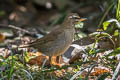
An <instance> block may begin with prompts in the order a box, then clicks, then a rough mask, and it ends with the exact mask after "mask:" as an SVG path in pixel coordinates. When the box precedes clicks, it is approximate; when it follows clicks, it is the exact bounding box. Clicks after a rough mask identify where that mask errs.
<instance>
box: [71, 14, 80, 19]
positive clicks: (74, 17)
mask: <svg viewBox="0 0 120 80" xmlns="http://www.w3.org/2000/svg"><path fill="white" fill-rule="evenodd" d="M69 18H70V19H80V17H79V16H76V15H73V16H70V17H69Z"/></svg>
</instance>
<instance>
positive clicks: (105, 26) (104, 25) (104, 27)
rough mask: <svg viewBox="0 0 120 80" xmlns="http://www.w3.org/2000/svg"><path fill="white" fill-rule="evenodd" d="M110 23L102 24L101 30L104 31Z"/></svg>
mask: <svg viewBox="0 0 120 80" xmlns="http://www.w3.org/2000/svg"><path fill="white" fill-rule="evenodd" d="M109 24H110V22H104V23H103V29H104V30H106V29H107V28H108V26H109Z"/></svg>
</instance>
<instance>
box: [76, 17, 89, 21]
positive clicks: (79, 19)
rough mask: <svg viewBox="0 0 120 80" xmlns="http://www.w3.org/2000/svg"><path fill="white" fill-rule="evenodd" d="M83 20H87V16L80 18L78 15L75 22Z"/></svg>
mask: <svg viewBox="0 0 120 80" xmlns="http://www.w3.org/2000/svg"><path fill="white" fill-rule="evenodd" d="M85 20H87V18H80V17H78V18H77V19H76V20H75V21H76V22H82V21H85Z"/></svg>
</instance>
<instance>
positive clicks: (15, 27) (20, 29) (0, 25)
mask: <svg viewBox="0 0 120 80" xmlns="http://www.w3.org/2000/svg"><path fill="white" fill-rule="evenodd" d="M0 27H8V28H12V29H15V30H19V31H22V32H24V33H27V34H29V35H36V34H35V33H34V32H29V31H28V30H25V29H22V28H20V27H17V26H14V25H5V24H0Z"/></svg>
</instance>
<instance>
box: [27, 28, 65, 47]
mask: <svg viewBox="0 0 120 80" xmlns="http://www.w3.org/2000/svg"><path fill="white" fill-rule="evenodd" d="M61 33H63V29H61V28H56V29H54V31H52V32H50V33H49V34H47V35H45V36H44V37H42V38H40V39H37V40H36V41H34V42H32V43H30V44H29V46H30V47H36V45H39V46H40V45H46V44H49V43H52V42H53V41H55V40H56V39H57V37H58V35H59V34H61Z"/></svg>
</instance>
